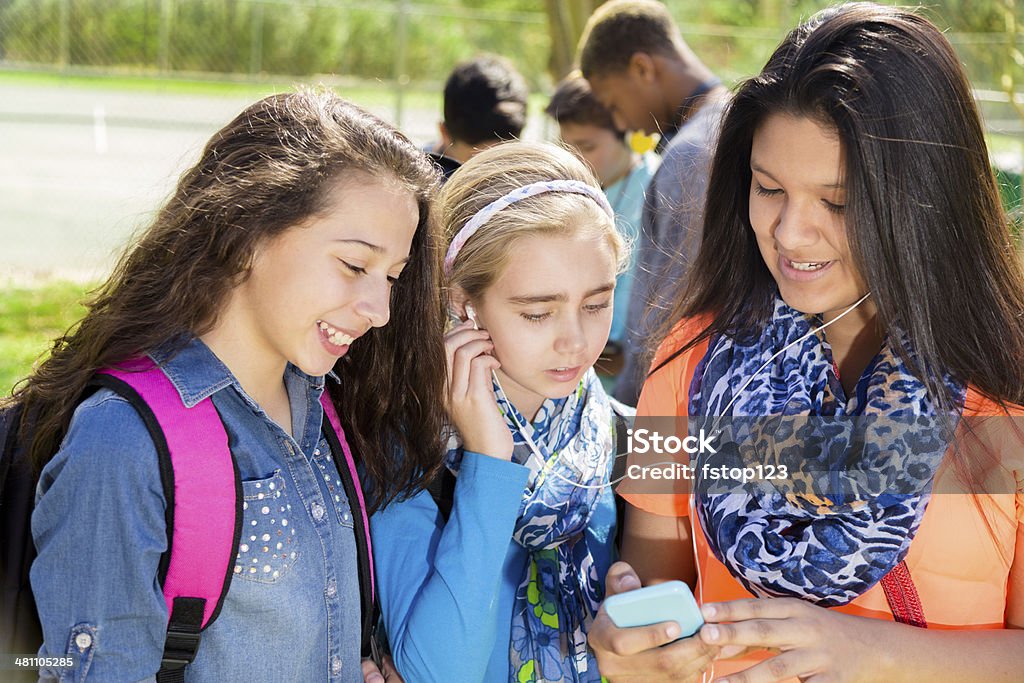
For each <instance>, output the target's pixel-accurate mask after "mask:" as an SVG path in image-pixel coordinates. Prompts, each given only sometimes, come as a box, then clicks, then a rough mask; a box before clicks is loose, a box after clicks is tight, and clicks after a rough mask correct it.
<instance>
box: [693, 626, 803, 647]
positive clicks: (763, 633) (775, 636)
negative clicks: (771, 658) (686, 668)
mask: <svg viewBox="0 0 1024 683" xmlns="http://www.w3.org/2000/svg"><path fill="white" fill-rule="evenodd" d="M806 629H807V622H806V621H802V620H799V619H748V620H746V621H737V622H734V623H731V624H712V623H706V624H704V626H702V627H701V629H700V633H699V635H700V639H701V640H703V641H704V642H705V643H707V644H708V645H715V646H718V647H727V646H730V645H744V646H747V647H757V648H763V647H768V648H777V649H782V648H791V647H797V646H799V645H803V644H805V642H806V640H807V638H806V635H807V633H806Z"/></svg>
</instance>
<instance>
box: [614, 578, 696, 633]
mask: <svg viewBox="0 0 1024 683" xmlns="http://www.w3.org/2000/svg"><path fill="white" fill-rule="evenodd" d="M604 610H605V612H607V613H608V616H609V617H611V619H612V622H613V623H614V624H615V625H616V626H618V627H619V628H631V627H633V626H650V625H651V624H659V623H661V622H663V621H674V622H676V623H677V624H679V628H680V629H681V630H682V635H680V636H679V637H680V638H688V637H690V636H692V635H693V634H694V633H696V632H697V631H699V630H700V627H701V626H703V625H704V617H702V616H701V614H700V607H698V606H697V601H696V600H694V598H693V593H691V592H690V587H689V586H687V585H686V584H685V583H683V582H682V581H667V582H665V583H659V584H658V585H656V586H647V587H645V588H638V589H636V590H634V591H628V592H626V593H619V594H618V595H613V596H611V597H610V598H608V599H606V600H605V601H604Z"/></svg>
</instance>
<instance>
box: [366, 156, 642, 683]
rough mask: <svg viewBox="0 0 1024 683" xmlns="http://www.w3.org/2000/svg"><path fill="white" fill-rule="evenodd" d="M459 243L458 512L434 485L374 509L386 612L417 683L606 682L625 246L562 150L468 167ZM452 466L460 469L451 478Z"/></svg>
mask: <svg viewBox="0 0 1024 683" xmlns="http://www.w3.org/2000/svg"><path fill="white" fill-rule="evenodd" d="M439 204H440V207H439V212H440V215H441V220H442V227H443V229H444V230H445V232H446V234H447V236H448V243H449V247H448V250H447V254H446V258H445V263H444V271H445V275H446V278H447V287H448V297H449V298H448V302H449V305H450V309H451V312H452V314H453V316H454V317H457V318H458V319H459V320H460V321H461V322H460V323H459V324H457V325H456V326H455V327H453V328H452V329H451V330H450V331H449V333H448V335H447V337H446V347H447V354H448V411H449V419H450V422H451V430H450V434H449V439H448V452H447V457H446V469H445V471H444V472H443V473H442V476H443V477H451V476H452V475H454V477H455V485H454V494H453V507H452V509H451V512H450V515H445V514H444V513H443V512H441V511H439V508H438V505H437V503H436V502H435V499H434V498H433V497H432V496H431V495H429V494H428V493H427V492H424V493H421V494H419V495H417V496H415V497H413V498H411V499H409V500H407V501H404V502H401V503H398V504H396V505H392V506H391V507H389V508H388V509H387V510H385V511H383V512H381V513H380V514H378V515H376V516H375V517H374V518H373V521H372V526H373V536H374V546H375V548H377V552H378V554H377V563H378V564H377V566H378V572H379V573H378V576H379V577H380V590H381V601H382V602H381V604H382V608H383V612H384V620H385V623H386V625H387V630H388V634H389V637H390V638H391V644H392V647H393V650H394V656H395V663H396V664H397V666H398V670H399V671H400V672H401V673H402V675H403V676H405V677H406V678H407V679H409V680H415V681H435V680H436V681H494V682H497V681H598V680H600V675H599V674H598V673H597V668H596V662H595V660H594V659H593V656H592V654H591V653H590V652H589V651H588V650H587V646H586V633H587V630H588V629H589V626H590V623H591V621H592V619H593V617H594V614H595V612H596V610H597V607H598V605H599V604H600V601H601V598H602V596H603V593H604V590H603V586H602V580H601V577H603V576H604V574H605V572H606V570H607V568H608V567H609V566H610V563H611V561H612V559H613V558H612V555H613V541H614V537H615V504H614V499H613V495H612V492H611V490H610V488H609V487H608V486H607V484H608V481H609V478H610V475H611V471H612V466H613V461H614V456H615V452H614V451H615V448H614V444H615V436H614V434H613V430H614V422H615V415H616V413H617V412H622V410H623V409H622V408H621V407H619V406H616V405H615V404H614V402H613V401H612V400H611V399H609V397H608V396H607V395H606V394H605V392H604V389H603V388H602V387H601V383H600V381H599V380H598V379H597V376H596V375H595V373H594V371H593V368H592V366H593V364H594V362H595V361H596V360H597V358H598V356H599V355H600V353H601V351H602V349H603V348H604V345H605V342H606V341H607V338H608V331H609V328H610V325H611V319H612V298H613V294H614V288H615V276H616V273H617V272H618V270H619V268H620V267H621V265H622V264H623V263H624V262H625V259H626V256H627V254H626V246H625V245H624V244H623V242H622V239H621V237H620V236H619V234H618V233H617V232H616V230H615V226H614V222H613V215H612V212H611V209H610V208H609V206H608V204H607V201H606V200H605V199H604V196H603V194H602V193H601V188H600V185H599V184H598V182H597V180H596V179H595V178H594V177H593V175H592V174H591V173H590V172H589V171H588V170H587V169H586V167H585V166H584V165H583V163H582V162H581V161H580V160H579V159H577V158H576V157H574V156H573V155H572V154H570V153H569V152H567V151H565V150H564V149H561V148H559V147H555V146H553V145H541V144H526V143H509V144H505V145H501V146H499V147H496V148H494V149H491V150H487V151H485V152H482V153H481V154H479V155H478V156H476V157H474V158H473V159H472V160H470V161H469V162H468V163H467V164H466V165H464V166H463V167H462V168H461V169H460V170H459V171H458V172H457V173H455V174H454V175H453V176H452V178H451V180H450V181H449V182H448V184H447V185H446V186H445V187H444V189H443V191H442V195H441V196H440V198H439ZM448 473H451V474H448Z"/></svg>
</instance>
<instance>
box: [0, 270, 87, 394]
mask: <svg viewBox="0 0 1024 683" xmlns="http://www.w3.org/2000/svg"><path fill="white" fill-rule="evenodd" d="M88 289H89V286H88V285H83V284H79V283H73V282H64V281H55V282H47V283H45V284H41V285H39V286H34V287H33V286H13V287H12V286H8V287H4V289H3V291H2V293H0V395H4V396H6V395H8V394H10V392H11V389H12V388H13V387H14V384H15V382H17V381H18V380H20V379H22V378H24V377H25V376H26V375H28V374H29V372H31V370H32V364H33V363H35V362H36V361H37V360H39V358H40V357H41V356H42V355H43V354H44V353H45V352H46V351H47V350H48V349H49V347H50V342H51V341H52V340H53V339H54V338H55V337H57V336H59V335H60V334H62V333H63V332H65V331H66V330H67V329H68V328H69V327H70V326H71V325H72V323H74V322H75V321H76V320H78V319H79V318H81V317H82V316H83V315H84V314H85V309H84V308H83V307H82V305H81V304H80V303H79V302H80V301H81V299H83V298H84V297H85V293H86V291H87V290H88Z"/></svg>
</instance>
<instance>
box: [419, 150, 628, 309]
mask: <svg viewBox="0 0 1024 683" xmlns="http://www.w3.org/2000/svg"><path fill="white" fill-rule="evenodd" d="M545 180H579V181H582V182H584V183H587V184H588V185H590V186H592V187H593V188H594V189H596V190H598V191H600V189H601V185H600V184H599V183H598V181H597V178H595V177H594V174H593V173H591V171H590V170H589V169H588V168H587V166H586V164H584V162H583V161H582V160H580V159H579V158H578V157H576V156H575V155H574V154H572V153H571V152H569V151H568V150H567V149H565V148H563V147H559V146H557V145H553V144H551V143H533V142H507V143H503V144H500V145H497V146H495V147H491V148H489V149H486V150H484V151H483V152H480V153H479V154H477V155H475V156H474V157H473V158H471V159H470V160H469V161H467V162H466V163H465V164H463V165H462V166H461V167H460V168H459V170H457V171H456V172H455V173H454V174H453V175H452V177H451V179H450V180H449V181H448V182H447V183H446V184H445V186H444V188H443V189H442V190H441V193H440V196H439V197H438V214H439V216H440V221H441V227H442V230H443V232H444V237H445V244H446V245H447V244H450V243H451V241H452V239H454V238H455V236H456V235H457V234H458V232H459V230H461V229H462V226H464V225H465V224H466V223H467V222H468V221H469V220H470V219H471V218H473V216H475V215H476V214H477V212H479V211H480V210H481V209H483V208H484V207H485V206H487V205H488V204H490V203H491V202H493V201H495V200H497V199H499V198H501V197H503V196H504V195H506V194H508V193H509V192H511V191H513V190H516V189H518V188H521V187H523V186H525V185H529V184H530V183H535V182H540V181H545ZM536 235H544V236H548V237H583V238H586V237H593V238H602V237H603V238H604V239H606V240H607V243H608V246H609V247H610V248H611V251H612V254H613V256H614V258H615V261H616V267H617V271H618V272H621V271H622V270H623V269H624V268H625V267H626V264H627V263H628V260H629V245H628V244H627V243H626V241H625V240H624V239H623V237H622V235H621V234H620V233H619V231H618V230H617V229H616V228H615V222H614V221H613V220H612V218H611V217H610V216H609V215H608V214H607V213H605V211H604V210H603V209H602V208H601V206H600V205H599V204H598V203H597V202H595V201H594V200H593V199H592V198H590V197H587V196H585V195H580V194H572V193H568V192H548V193H545V194H540V195H536V196H534V197H530V198H528V199H523V200H521V201H518V202H516V203H515V204H512V205H511V206H508V207H506V208H504V209H502V210H501V211H499V212H497V213H496V214H494V215H493V216H491V218H490V219H489V220H488V221H487V222H486V223H485V224H484V225H483V226H482V227H481V228H480V229H479V230H478V231H477V232H476V233H475V234H474V235H473V236H472V237H470V238H469V241H467V242H466V244H465V246H463V247H462V250H461V251H460V252H459V254H458V257H457V258H456V259H455V263H454V264H453V265H452V270H451V274H450V275H449V278H448V282H447V285H448V291H449V292H451V291H452V290H453V289H456V288H458V289H461V290H462V291H464V292H465V293H466V294H467V295H468V296H469V298H471V299H475V298H478V297H479V296H481V295H482V294H483V292H484V291H485V290H486V289H487V288H488V287H490V286H491V285H492V284H493V283H494V281H495V280H497V279H498V277H499V276H500V274H501V272H502V270H504V268H505V265H506V264H507V263H508V260H509V258H510V256H511V254H512V250H513V248H514V247H515V244H516V242H517V241H518V240H520V239H523V238H525V237H532V236H536Z"/></svg>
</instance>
